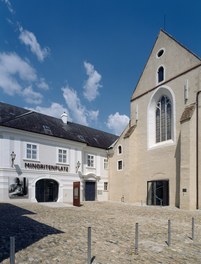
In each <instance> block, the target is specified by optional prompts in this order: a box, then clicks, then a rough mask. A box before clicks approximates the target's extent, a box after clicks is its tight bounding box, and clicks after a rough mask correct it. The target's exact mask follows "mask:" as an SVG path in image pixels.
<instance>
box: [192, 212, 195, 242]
mask: <svg viewBox="0 0 201 264" xmlns="http://www.w3.org/2000/svg"><path fill="white" fill-rule="evenodd" d="M194 238H195V219H194V217H192V240H194Z"/></svg>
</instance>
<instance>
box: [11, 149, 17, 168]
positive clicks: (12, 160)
mask: <svg viewBox="0 0 201 264" xmlns="http://www.w3.org/2000/svg"><path fill="white" fill-rule="evenodd" d="M10 156H11V167H13V166H14V161H15V158H16V154H15V152H14V151H12V153H11V154H10Z"/></svg>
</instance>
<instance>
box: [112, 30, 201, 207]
mask: <svg viewBox="0 0 201 264" xmlns="http://www.w3.org/2000/svg"><path fill="white" fill-rule="evenodd" d="M130 111H131V114H130V123H129V125H128V127H127V128H126V129H125V131H124V132H123V133H122V135H121V136H120V138H119V139H118V141H117V142H116V143H115V145H114V147H113V151H112V153H111V157H110V159H109V163H110V171H109V181H110V189H109V191H110V197H109V198H110V200H115V201H121V200H122V201H125V202H131V203H138V204H147V205H163V206H165V205H170V206H177V207H180V208H184V209H200V208H201V60H200V58H199V57H198V56H196V55H195V54H193V53H192V52H191V51H189V50H188V49H186V48H185V47H184V46H183V45H181V44H180V43H179V42H178V41H176V40H175V39H174V38H173V37H172V36H170V35H169V34H167V33H166V32H164V31H163V30H161V31H160V33H159V36H158V38H157V40H156V42H155V44H154V47H153V49H152V51H151V54H150V56H149V58H148V61H147V63H146V65H145V68H144V70H143V72H142V75H141V77H140V79H139V81H138V83H137V86H136V88H135V90H134V93H133V95H132V97H131V101H130Z"/></svg>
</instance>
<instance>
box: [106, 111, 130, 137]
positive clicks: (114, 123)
mask: <svg viewBox="0 0 201 264" xmlns="http://www.w3.org/2000/svg"><path fill="white" fill-rule="evenodd" d="M128 122H129V117H128V116H126V115H120V114H119V112H116V113H115V114H114V115H113V114H111V115H109V117H108V120H107V123H106V125H107V127H108V128H109V129H111V130H112V131H113V133H115V134H116V135H120V134H121V133H122V132H123V130H124V129H125V128H126V126H127V125H128Z"/></svg>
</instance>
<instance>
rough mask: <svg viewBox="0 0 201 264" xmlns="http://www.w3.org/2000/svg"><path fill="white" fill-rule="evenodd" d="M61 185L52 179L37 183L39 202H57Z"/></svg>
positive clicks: (37, 198)
mask: <svg viewBox="0 0 201 264" xmlns="http://www.w3.org/2000/svg"><path fill="white" fill-rule="evenodd" d="M58 192H59V184H58V182H57V181H55V180H52V179H41V180H38V181H37V182H36V193H35V194H36V200H37V202H56V201H57V199H58Z"/></svg>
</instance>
